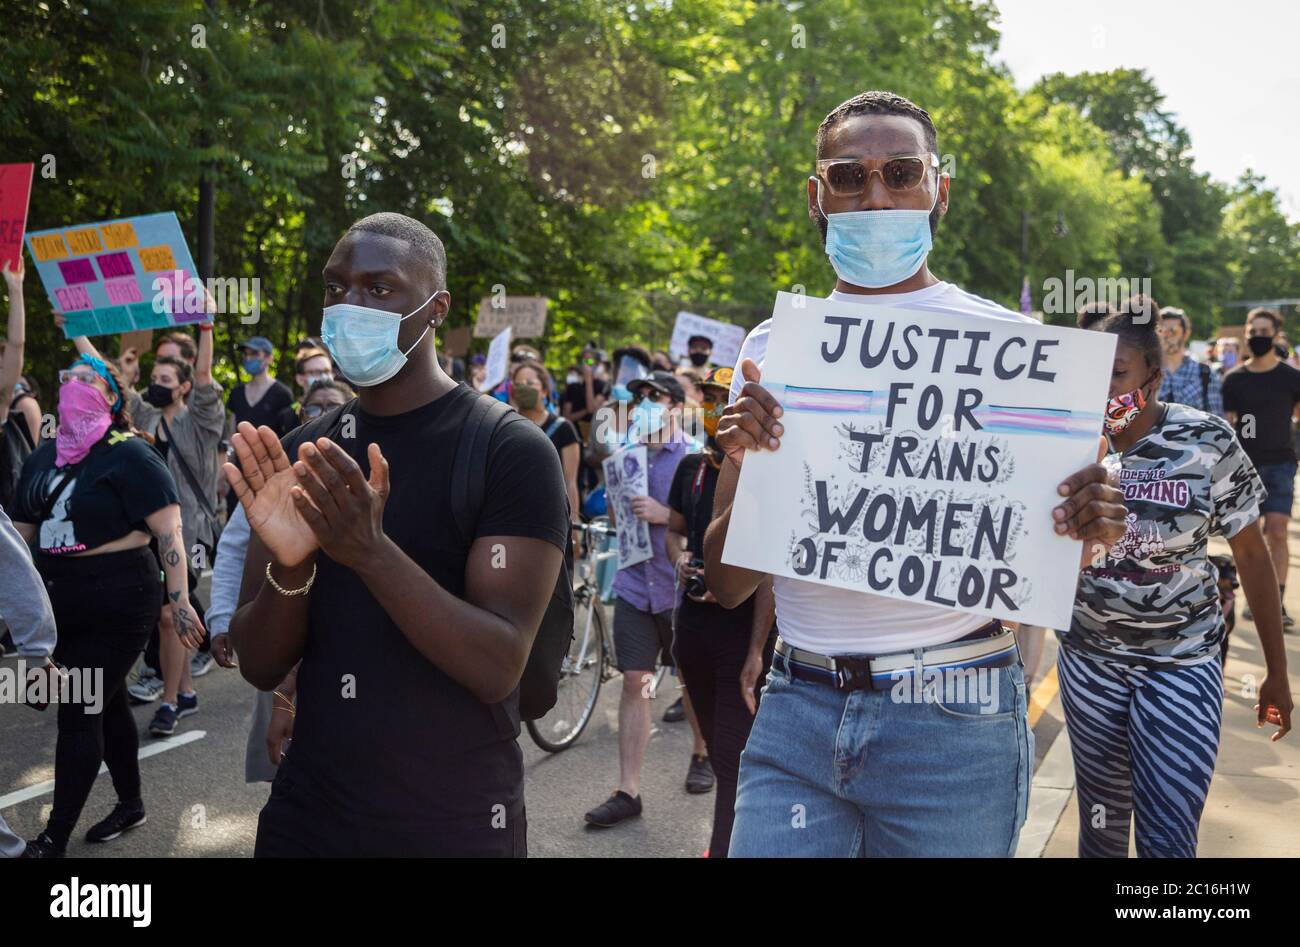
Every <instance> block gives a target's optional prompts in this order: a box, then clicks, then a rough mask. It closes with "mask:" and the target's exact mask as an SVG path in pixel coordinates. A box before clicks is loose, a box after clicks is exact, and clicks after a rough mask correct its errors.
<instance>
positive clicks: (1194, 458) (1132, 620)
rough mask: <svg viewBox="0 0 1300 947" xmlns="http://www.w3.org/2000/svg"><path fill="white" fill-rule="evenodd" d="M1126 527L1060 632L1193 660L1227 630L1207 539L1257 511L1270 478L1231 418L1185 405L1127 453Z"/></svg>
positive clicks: (1100, 650) (1077, 644)
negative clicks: (1235, 431) (1247, 448)
mask: <svg viewBox="0 0 1300 947" xmlns="http://www.w3.org/2000/svg"><path fill="white" fill-rule="evenodd" d="M1106 463H1107V464H1108V466H1111V467H1118V468H1119V476H1120V486H1121V487H1122V488H1123V490H1124V502H1125V505H1126V506H1127V507H1128V528H1127V530H1125V533H1124V537H1123V538H1122V539H1121V540H1120V541H1119V542H1118V543H1116V544H1115V546H1114V547H1112V549H1111V551H1110V554H1109V555H1108V556H1107V558H1106V564H1105V566H1104V567H1090V568H1087V569H1084V570H1083V572H1082V574H1081V576H1080V579H1079V591H1078V593H1077V595H1076V597H1075V602H1074V619H1073V622H1072V623H1071V625H1070V630H1069V631H1068V632H1064V633H1060V637H1061V639H1062V640H1063V641H1064V642H1065V643H1066V644H1068V645H1070V646H1071V647H1074V648H1076V649H1078V650H1081V651H1084V652H1088V653H1091V654H1096V655H1100V656H1102V657H1106V658H1109V659H1111V660H1119V661H1123V662H1126V663H1130V664H1143V665H1189V664H1200V663H1201V662H1203V661H1209V660H1213V659H1216V658H1217V657H1218V653H1219V644H1220V641H1221V640H1222V638H1223V627H1224V626H1223V613H1222V611H1221V609H1220V607H1219V597H1218V590H1217V587H1216V582H1217V581H1218V574H1217V572H1216V570H1215V568H1214V565H1213V564H1212V563H1211V562H1210V561H1209V558H1208V555H1207V550H1206V544H1207V541H1208V539H1209V534H1210V533H1211V532H1213V533H1215V534H1216V535H1219V536H1223V537H1232V536H1235V535H1236V534H1237V533H1239V532H1241V530H1243V529H1245V528H1246V527H1247V526H1248V525H1250V524H1251V523H1253V522H1254V521H1255V520H1256V519H1258V518H1259V504H1260V500H1261V498H1262V497H1263V495H1264V489H1263V484H1262V483H1261V482H1260V479H1259V475H1258V474H1257V473H1256V472H1255V466H1254V465H1253V464H1252V463H1251V462H1250V459H1249V458H1248V457H1247V456H1246V452H1245V451H1244V450H1243V449H1242V447H1241V443H1240V442H1239V441H1238V440H1237V437H1236V435H1235V434H1233V432H1232V428H1231V427H1230V426H1229V425H1228V423H1227V422H1226V421H1224V420H1222V419H1221V418H1217V417H1215V416H1214V415H1210V414H1206V413H1205V412H1203V411H1197V410H1196V409H1195V408H1189V407H1187V406H1186V405H1181V404H1172V403H1171V404H1168V405H1167V410H1166V412H1165V416H1164V418H1163V420H1162V421H1161V422H1160V423H1159V424H1157V425H1156V426H1155V427H1154V428H1152V429H1151V430H1150V431H1149V432H1148V433H1147V435H1146V436H1145V437H1143V438H1142V439H1141V440H1140V441H1138V442H1137V443H1136V444H1134V445H1133V446H1132V447H1130V448H1129V449H1128V450H1127V451H1124V452H1123V453H1121V454H1116V453H1112V454H1110V455H1109V456H1108V457H1107V458H1106Z"/></svg>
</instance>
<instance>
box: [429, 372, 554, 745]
mask: <svg viewBox="0 0 1300 947" xmlns="http://www.w3.org/2000/svg"><path fill="white" fill-rule="evenodd" d="M514 422H522V423H524V424H532V423H533V422H532V421H529V420H528V419H527V418H526V417H524V416H523V415H522V414H520V413H519V412H518V411H516V410H515V409H514V408H512V407H510V406H509V405H507V404H505V403H503V402H500V401H497V400H496V399H495V398H490V397H487V396H485V395H479V396H478V397H477V399H476V400H475V402H474V405H473V406H472V407H471V408H470V409H469V417H468V418H467V419H466V421H465V427H464V428H463V429H462V430H461V435H460V442H459V443H458V444H457V445H456V457H455V460H454V461H453V464H454V466H453V467H452V474H451V511H452V518H453V520H454V521H455V526H456V530H457V532H459V533H460V536H461V539H462V541H463V542H464V543H465V545H466V546H468V545H469V544H470V543H472V542H473V541H474V527H475V525H476V524H477V522H478V518H479V513H480V512H481V511H482V509H483V485H484V484H485V483H486V482H487V466H488V448H489V447H490V446H491V444H492V440H493V439H494V438H495V437H496V436H497V433H498V432H499V431H500V430H501V429H502V428H504V427H505V426H506V425H508V424H512V423H514ZM565 508H566V509H567V508H568V498H567V496H566V497H565ZM569 513H570V515H571V514H572V511H569ZM572 640H573V582H572V580H571V579H570V578H569V567H568V566H567V565H566V564H565V562H564V561H563V559H561V561H560V574H559V577H558V578H557V579H556V581H555V591H554V592H552V593H551V601H550V602H549V603H548V604H547V606H546V612H545V614H543V615H542V623H541V624H540V625H539V626H538V627H537V637H535V638H534V639H533V648H532V650H531V651H530V652H529V653H528V663H527V664H526V665H525V666H524V674H523V677H522V678H520V680H519V716H520V717H521V718H522V719H524V720H537V719H539V718H541V717H543V716H545V715H546V712H547V711H549V710H550V709H551V708H552V707H554V706H555V701H556V698H557V696H558V695H557V691H558V688H559V685H560V669H561V667H562V666H563V664H564V658H565V655H567V654H568V653H569V643H570V642H571V641H572Z"/></svg>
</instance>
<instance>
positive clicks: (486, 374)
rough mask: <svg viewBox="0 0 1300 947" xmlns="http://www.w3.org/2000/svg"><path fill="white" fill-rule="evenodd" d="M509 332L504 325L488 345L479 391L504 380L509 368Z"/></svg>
mask: <svg viewBox="0 0 1300 947" xmlns="http://www.w3.org/2000/svg"><path fill="white" fill-rule="evenodd" d="M510 333H511V329H510V327H509V326H506V327H505V328H504V329H502V330H501V331H500V332H499V333H497V337H496V338H495V339H493V340H492V344H491V345H489V346H488V353H487V364H486V365H485V366H484V368H483V381H481V382H480V383H479V386H478V390H479V391H491V390H492V389H493V388H495V387H496V386H497V385H499V384H501V383H502V382H503V381H505V380H506V374H507V373H508V372H509V370H510Z"/></svg>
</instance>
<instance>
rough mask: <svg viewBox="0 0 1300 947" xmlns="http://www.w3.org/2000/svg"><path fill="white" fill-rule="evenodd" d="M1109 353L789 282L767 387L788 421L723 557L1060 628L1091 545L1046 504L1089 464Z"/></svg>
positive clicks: (751, 484)
mask: <svg viewBox="0 0 1300 947" xmlns="http://www.w3.org/2000/svg"><path fill="white" fill-rule="evenodd" d="M1114 348H1115V337H1114V336H1112V335H1109V334H1106V333H1100V332H1085V331H1081V330H1078V329H1064V328H1058V327H1054V326H1041V325H1037V324H1034V323H1026V322H1019V321H1015V320H1012V319H1006V320H1003V319H995V318H983V317H977V316H948V315H940V314H937V313H931V312H922V311H912V310H908V309H905V308H891V307H877V306H867V305H861V304H857V303H842V302H836V301H831V300H820V299H810V298H807V297H795V296H792V295H790V294H788V293H780V294H779V295H778V296H777V301H776V307H775V309H774V311H773V316H772V333H771V336H770V341H769V346H768V354H767V359H766V362H765V364H764V366H763V377H762V381H761V384H762V385H763V387H765V388H767V389H768V390H769V391H770V392H771V393H772V394H773V396H774V397H775V398H776V399H777V401H778V402H780V404H781V405H782V407H783V409H784V416H783V417H782V418H781V423H782V424H783V425H784V427H785V433H784V435H783V436H782V438H781V446H780V448H779V449H778V450H776V451H759V452H752V453H749V454H747V455H746V456H745V461H744V464H743V466H742V467H741V474H740V481H739V484H738V487H737V492H736V502H735V506H734V508H733V510H732V515H731V525H730V528H729V530H728V535H727V544H726V548H725V549H724V552H723V561H724V562H727V563H730V564H734V565H738V566H744V567H747V568H751V569H757V570H761V571H763V572H767V573H771V574H773V575H781V576H788V577H790V578H794V579H802V580H805V581H808V582H817V583H823V584H826V585H832V586H836V587H839V588H845V589H853V590H856V591H860V592H870V593H873V594H876V595H884V596H888V597H890V598H896V599H905V600H908V601H913V602H918V603H925V604H929V605H935V606H940V607H944V608H951V609H957V610H960V611H962V612H966V613H970V614H978V615H988V616H990V617H994V618H1003V619H1009V620H1015V621H1022V622H1027V623H1029V624H1033V625H1045V626H1047V627H1050V628H1068V627H1069V623H1070V614H1071V611H1072V607H1073V602H1074V592H1075V586H1076V584H1077V582H1078V576H1079V565H1080V562H1079V560H1080V556H1081V552H1082V550H1081V542H1080V541H1078V540H1070V539H1069V538H1068V537H1062V536H1058V535H1057V534H1056V533H1055V532H1054V531H1053V528H1052V527H1053V521H1052V516H1051V510H1052V508H1053V507H1055V506H1056V505H1057V504H1059V503H1060V502H1061V497H1060V496H1058V494H1057V492H1056V488H1057V486H1058V485H1059V484H1060V483H1061V481H1062V480H1063V479H1064V478H1065V477H1067V476H1068V475H1069V474H1071V473H1073V472H1075V471H1076V470H1079V469H1081V468H1083V467H1086V466H1087V465H1088V464H1090V463H1093V462H1094V461H1095V460H1096V459H1097V449H1098V444H1099V437H1100V435H1101V430H1102V412H1103V408H1104V407H1105V403H1106V397H1107V390H1108V385H1109V378H1110V370H1111V361H1112V358H1113V356H1114ZM867 617H868V616H864V619H865V618H867Z"/></svg>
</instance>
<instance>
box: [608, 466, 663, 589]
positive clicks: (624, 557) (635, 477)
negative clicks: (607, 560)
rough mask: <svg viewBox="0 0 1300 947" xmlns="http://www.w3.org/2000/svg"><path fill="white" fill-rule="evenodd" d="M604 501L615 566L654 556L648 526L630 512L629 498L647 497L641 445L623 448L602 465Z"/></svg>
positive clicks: (630, 563) (646, 470)
mask: <svg viewBox="0 0 1300 947" xmlns="http://www.w3.org/2000/svg"><path fill="white" fill-rule="evenodd" d="M603 466H604V470H605V502H606V503H607V504H608V505H609V508H610V509H611V510H613V511H614V525H615V526H616V527H617V529H618V567H619V568H620V569H626V568H627V567H628V566H634V565H636V564H637V563H638V562H645V561H646V560H647V559H650V558H653V557H654V549H653V548H652V547H651V546H650V524H649V523H647V522H646V521H645V520H643V519H641V518H640V517H639V516H637V515H636V514H635V513H633V512H632V498H633V497H643V496H647V495H648V494H649V492H650V490H649V482H650V478H649V467H648V466H647V458H646V450H645V445H644V444H637V445H634V446H632V447H627V448H624V449H623V450H621V451H619V452H618V453H617V454H614V455H613V456H612V457H607V458H606V459H605V460H604V462H603Z"/></svg>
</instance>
